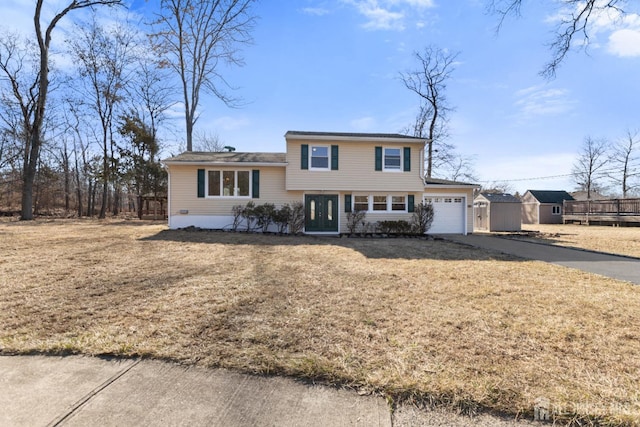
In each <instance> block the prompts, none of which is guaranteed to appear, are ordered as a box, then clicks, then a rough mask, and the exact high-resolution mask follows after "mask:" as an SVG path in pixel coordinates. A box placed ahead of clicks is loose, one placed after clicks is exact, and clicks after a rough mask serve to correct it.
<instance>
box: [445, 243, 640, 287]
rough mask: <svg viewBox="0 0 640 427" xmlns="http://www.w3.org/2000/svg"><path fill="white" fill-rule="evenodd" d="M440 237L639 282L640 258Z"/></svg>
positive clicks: (547, 245) (560, 248) (526, 244)
mask: <svg viewBox="0 0 640 427" xmlns="http://www.w3.org/2000/svg"><path fill="white" fill-rule="evenodd" d="M441 237H442V238H444V239H445V240H450V241H453V242H458V243H463V244H465V245H470V246H474V247H477V248H482V249H489V250H493V251H497V252H502V253H505V254H509V255H514V256H517V257H520V258H525V259H532V260H538V261H544V262H549V263H552V264H558V265H562V266H565V267H570V268H575V269H578V270H582V271H586V272H590V273H595V274H600V275H602V276H606V277H611V278H613V279H618V280H624V281H627V282H631V283H634V284H640V260H638V259H635V258H629V257H624V256H618V255H611V254H604V253H599V252H592V251H586V250H581V249H571V248H566V247H562V246H554V245H549V244H544V243H534V242H527V241H523V240H517V239H510V238H506V237H499V236H491V235H483V234H469V235H466V236H462V235H446V236H441Z"/></svg>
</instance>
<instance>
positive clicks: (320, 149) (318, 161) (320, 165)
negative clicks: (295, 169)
mask: <svg viewBox="0 0 640 427" xmlns="http://www.w3.org/2000/svg"><path fill="white" fill-rule="evenodd" d="M310 148H311V150H310V153H309V157H310V160H311V161H310V163H311V169H329V147H327V146H321V145H312V146H311V147H310Z"/></svg>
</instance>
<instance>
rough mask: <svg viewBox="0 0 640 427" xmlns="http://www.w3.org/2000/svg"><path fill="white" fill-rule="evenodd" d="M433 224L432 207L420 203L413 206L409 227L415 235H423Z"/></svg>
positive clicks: (428, 204)
mask: <svg viewBox="0 0 640 427" xmlns="http://www.w3.org/2000/svg"><path fill="white" fill-rule="evenodd" d="M432 223H433V205H432V204H431V203H430V202H429V203H424V202H420V203H419V204H418V205H416V206H415V208H414V211H413V216H412V217H411V226H412V228H413V232H414V233H416V234H424V233H426V232H427V231H429V229H430V228H431V224H432Z"/></svg>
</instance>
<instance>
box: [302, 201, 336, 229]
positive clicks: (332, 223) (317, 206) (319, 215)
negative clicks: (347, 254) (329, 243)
mask: <svg viewBox="0 0 640 427" xmlns="http://www.w3.org/2000/svg"><path fill="white" fill-rule="evenodd" d="M304 207H305V212H304V213H305V231H307V232H314V231H316V232H322V231H324V232H336V233H337V232H338V196H337V195H326V194H307V195H305V196H304Z"/></svg>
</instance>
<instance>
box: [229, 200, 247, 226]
mask: <svg viewBox="0 0 640 427" xmlns="http://www.w3.org/2000/svg"><path fill="white" fill-rule="evenodd" d="M243 212H244V206H242V205H234V206H233V207H232V208H231V213H232V214H233V223H232V224H231V230H233V231H238V227H239V226H240V224H241V223H242V217H243Z"/></svg>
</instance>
